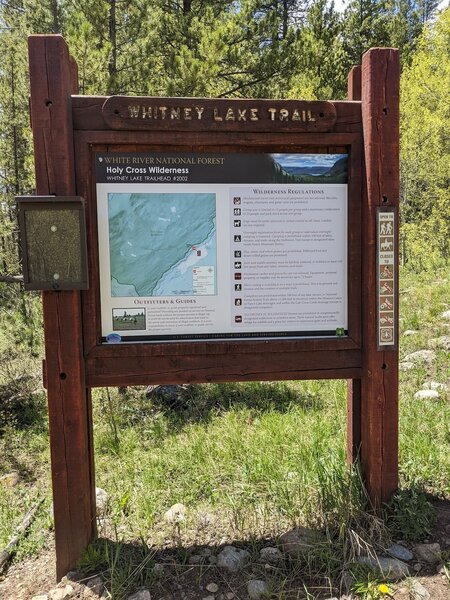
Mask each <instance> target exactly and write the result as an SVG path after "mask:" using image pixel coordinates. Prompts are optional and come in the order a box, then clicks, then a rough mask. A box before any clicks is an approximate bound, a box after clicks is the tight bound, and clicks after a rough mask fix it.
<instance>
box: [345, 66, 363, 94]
mask: <svg viewBox="0 0 450 600" xmlns="http://www.w3.org/2000/svg"><path fill="white" fill-rule="evenodd" d="M347 98H348V99H349V100H361V65H355V66H353V67H352V68H351V69H350V71H349V74H348V77H347Z"/></svg>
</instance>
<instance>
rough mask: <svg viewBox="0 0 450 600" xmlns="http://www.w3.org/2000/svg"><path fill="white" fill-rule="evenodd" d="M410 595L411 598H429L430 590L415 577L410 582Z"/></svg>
mask: <svg viewBox="0 0 450 600" xmlns="http://www.w3.org/2000/svg"><path fill="white" fill-rule="evenodd" d="M410 595H411V598H412V599H413V600H430V592H429V591H428V590H427V589H426V588H424V587H423V585H422V584H421V583H420V581H417V579H413V580H412V582H411V588H410Z"/></svg>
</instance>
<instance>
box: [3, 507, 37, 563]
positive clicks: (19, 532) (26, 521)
mask: <svg viewBox="0 0 450 600" xmlns="http://www.w3.org/2000/svg"><path fill="white" fill-rule="evenodd" d="M43 502H44V499H43V498H42V500H39V502H37V503H36V504H35V505H34V506H33V508H30V510H29V511H28V512H27V514H26V515H25V516H24V518H23V520H22V522H21V524H20V525H19V526H18V527H17V529H16V533H15V534H14V536H13V537H12V539H11V541H10V542H9V543H8V545H7V546H6V548H5V549H4V550H2V551H1V552H0V572H1V571H2V570H3V567H4V566H5V564H6V563H7V562H8V561H9V560H10V558H11V557H12V555H13V553H14V550H15V548H16V546H17V545H18V543H19V542H20V539H21V538H22V536H24V535H25V533H26V530H27V529H28V527H29V526H30V525H31V523H32V522H33V521H34V519H35V517H36V513H37V511H38V510H39V507H40V506H41V504H42V503H43Z"/></svg>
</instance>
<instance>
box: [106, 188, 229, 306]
mask: <svg viewBox="0 0 450 600" xmlns="http://www.w3.org/2000/svg"><path fill="white" fill-rule="evenodd" d="M108 213H109V246H110V262H111V295H112V296H114V297H127V296H131V297H132V296H173V295H194V294H195V290H194V289H193V281H192V269H193V268H194V267H199V266H208V267H212V269H213V272H214V274H216V273H217V258H216V253H217V252H216V228H215V223H216V220H215V218H216V195H215V194H175V193H161V194H140V193H136V194H124V193H113V194H112V193H110V194H108ZM216 288H217V285H216V284H215V289H216Z"/></svg>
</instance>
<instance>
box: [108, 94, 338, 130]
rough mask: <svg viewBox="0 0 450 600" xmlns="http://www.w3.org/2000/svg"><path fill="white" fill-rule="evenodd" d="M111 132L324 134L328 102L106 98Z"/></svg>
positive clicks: (331, 116) (330, 112)
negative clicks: (177, 131)
mask: <svg viewBox="0 0 450 600" xmlns="http://www.w3.org/2000/svg"><path fill="white" fill-rule="evenodd" d="M102 114H103V118H104V119H105V121H106V123H107V124H108V126H109V127H111V129H126V130H130V129H131V130H133V129H134V130H135V129H158V130H179V131H183V130H186V131H192V130H197V131H202V130H205V129H208V130H211V128H215V129H217V130H226V131H242V130H249V131H280V130H289V131H307V132H316V133H318V132H324V131H330V130H331V129H332V127H333V126H334V124H335V123H336V108H335V106H334V104H333V103H332V102H327V101H312V102H307V101H304V100H235V99H233V100H232V101H230V100H226V99H207V98H151V97H132V98H130V97H129V96H111V97H109V98H107V99H106V100H105V103H104V104H103V107H102Z"/></svg>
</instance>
